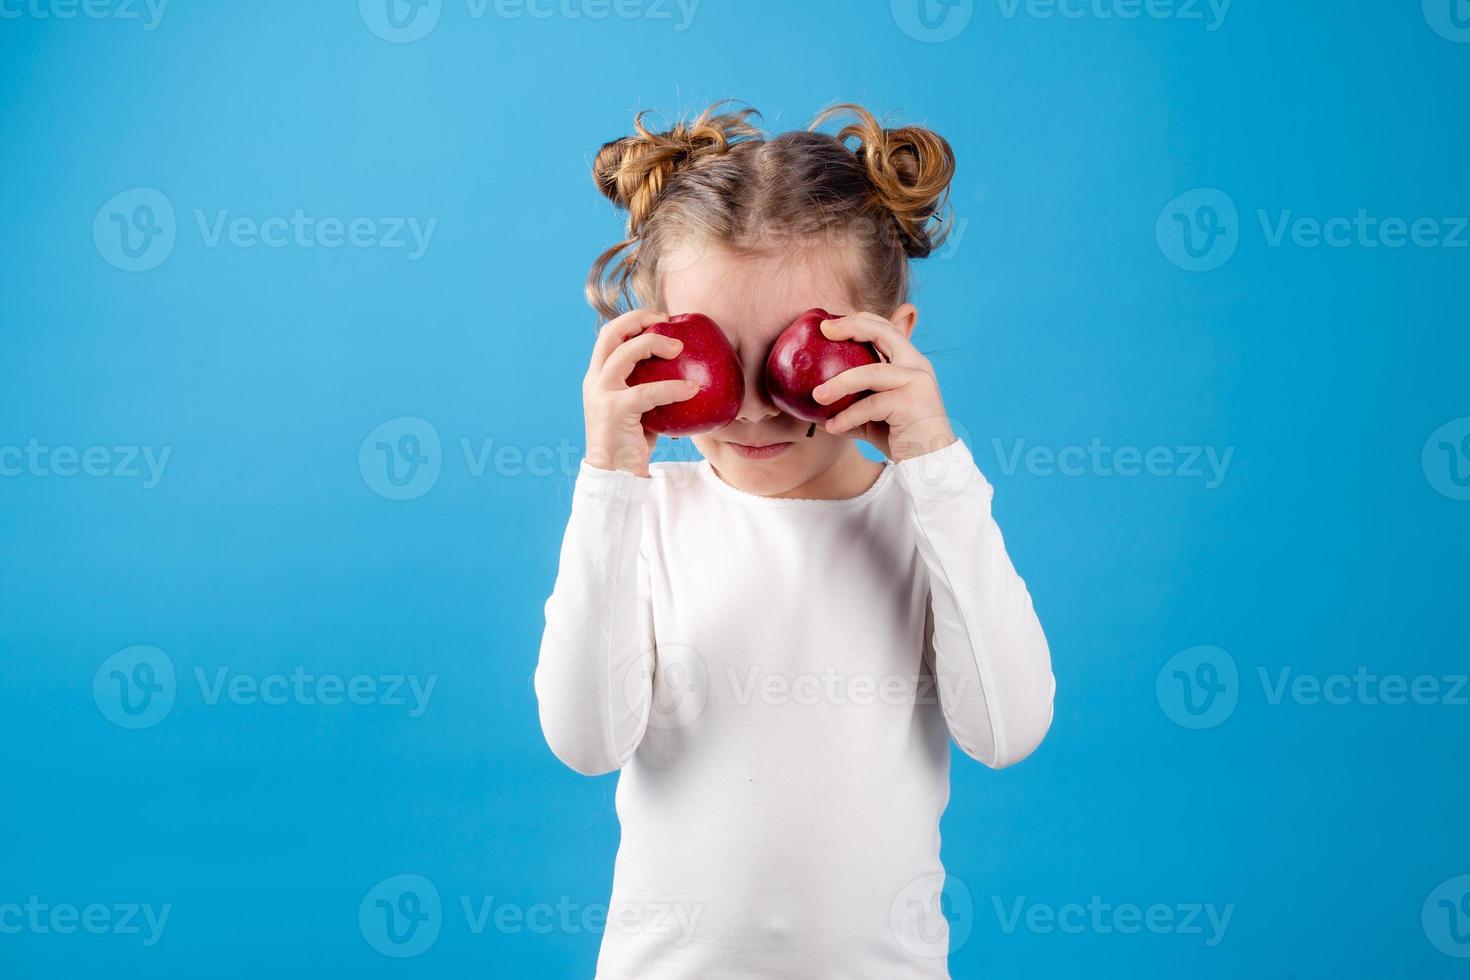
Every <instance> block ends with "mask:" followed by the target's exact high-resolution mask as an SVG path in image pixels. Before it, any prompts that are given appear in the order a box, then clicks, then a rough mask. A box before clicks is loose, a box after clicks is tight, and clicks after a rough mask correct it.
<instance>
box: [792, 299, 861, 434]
mask: <svg viewBox="0 0 1470 980" xmlns="http://www.w3.org/2000/svg"><path fill="white" fill-rule="evenodd" d="M838 319H841V318H840V317H838V316H837V315H835V314H832V313H828V312H827V311H826V310H822V309H812V310H807V311H806V312H805V313H803V314H802V315H801V316H799V317H797V318H796V320H795V321H793V322H792V324H791V326H789V327H787V328H786V329H785V330H783V331H782V332H781V336H779V337H777V338H776V342H775V343H774V344H772V345H771V353H770V355H769V356H768V357H767V358H766V375H765V379H766V390H767V392H768V393H769V394H770V396H771V401H772V402H774V403H775V405H776V407H777V408H779V409H780V410H781V411H783V412H785V413H786V414H787V415H791V416H794V417H796V418H799V419H801V420H802V421H803V422H825V421H827V420H828V419H830V418H832V417H833V416H835V415H836V414H837V413H838V412H841V411H842V410H843V409H845V408H847V406H849V405H851V404H852V403H853V402H855V401H857V400H858V399H859V398H862V397H863V396H864V395H869V394H872V392H868V391H859V392H855V393H854V394H851V395H844V396H842V397H841V398H839V399H837V401H835V402H832V403H831V404H830V405H822V404H819V403H818V402H817V401H816V400H815V399H813V398H812V389H813V388H815V387H816V386H817V385H819V384H822V383H823V382H824V381H830V380H831V379H833V378H835V377H837V376H838V375H839V374H841V373H842V372H843V371H846V370H848V369H849V368H855V367H861V366H862V365H864V364H877V363H878V362H879V357H878V352H877V351H876V350H874V349H873V345H872V344H869V343H866V342H858V341H854V340H829V339H827V337H826V336H825V335H823V333H822V323H823V321H826V320H838Z"/></svg>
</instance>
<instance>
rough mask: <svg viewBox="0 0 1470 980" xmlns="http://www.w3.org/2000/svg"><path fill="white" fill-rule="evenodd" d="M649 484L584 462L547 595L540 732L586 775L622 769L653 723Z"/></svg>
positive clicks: (539, 670) (538, 682)
mask: <svg viewBox="0 0 1470 980" xmlns="http://www.w3.org/2000/svg"><path fill="white" fill-rule="evenodd" d="M652 482H653V481H652V480H651V479H650V478H648V477H641V476H637V475H634V474H631V473H627V472H623V471H621V470H605V469H600V468H598V467H595V466H592V465H590V464H589V463H587V462H585V461H583V463H582V464H581V467H580V470H579V472H578V474H577V482H576V486H575V489H574V490H573V491H572V514H571V518H570V520H569V521H568V522H567V530H566V534H565V536H564V537H563V538H562V546H561V565H560V568H559V569H558V571H557V575H556V585H555V586H554V587H553V589H552V593H551V598H549V599H547V600H546V629H545V632H543V633H542V636H541V655H540V659H539V660H538V662H537V664H536V676H535V687H536V701H537V704H538V707H539V710H540V714H541V730H542V732H543V733H544V734H545V736H546V742H547V744H548V745H550V746H551V751H552V752H554V753H555V754H556V757H557V758H558V759H560V760H561V761H562V762H564V763H566V764H567V765H568V766H570V767H572V768H573V769H575V770H576V771H577V772H580V773H583V774H585V775H588V776H596V775H600V774H602V773H605V772H611V771H612V770H614V769H619V768H621V767H622V766H623V765H624V764H625V763H626V762H627V761H628V760H629V759H630V758H631V757H632V755H633V752H634V750H635V749H637V748H638V743H639V742H640V741H641V740H642V739H643V731H644V728H645V726H646V725H647V721H648V711H649V706H650V700H651V691H652V685H651V681H652V666H653V653H654V643H653V617H652V612H651V606H650V599H649V585H648V581H649V580H648V567H647V565H646V563H645V562H644V560H643V557H642V555H641V553H640V542H641V539H642V534H643V504H644V501H645V500H646V499H647V498H648V493H649V490H650V487H651V485H652Z"/></svg>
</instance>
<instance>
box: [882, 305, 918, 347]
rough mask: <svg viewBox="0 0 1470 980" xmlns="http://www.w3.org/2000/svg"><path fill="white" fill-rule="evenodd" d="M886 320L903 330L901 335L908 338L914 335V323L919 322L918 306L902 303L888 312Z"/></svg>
mask: <svg viewBox="0 0 1470 980" xmlns="http://www.w3.org/2000/svg"><path fill="white" fill-rule="evenodd" d="M888 320H889V322H890V323H892V324H893V325H894V326H895V327H897V328H898V329H900V330H902V331H903V335H904V336H905V337H908V338H910V339H912V338H913V336H914V324H916V323H918V322H919V308H918V307H917V306H915V305H914V304H913V303H904V304H903V305H901V306H900V307H899V308H898V309H896V310H894V311H893V312H892V313H890V314H888Z"/></svg>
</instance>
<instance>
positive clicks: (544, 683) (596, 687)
mask: <svg viewBox="0 0 1470 980" xmlns="http://www.w3.org/2000/svg"><path fill="white" fill-rule="evenodd" d="M666 319H668V317H667V316H666V315H665V314H663V313H659V312H656V311H652V310H632V311H630V312H628V313H624V314H623V315H622V316H620V317H617V318H616V319H614V320H610V321H608V322H607V323H606V324H604V325H603V327H602V329H601V330H600V331H598V334H597V342H596V343H595V344H594V345H593V347H592V359H591V363H590V364H589V365H588V367H587V374H586V376H585V377H584V378H583V379H582V410H583V414H584V417H585V421H586V424H587V456H586V458H585V459H583V460H582V464H581V466H580V467H579V469H578V471H577V482H576V485H575V487H574V489H573V490H572V516H571V519H570V520H568V521H567V531H566V535H565V536H564V537H563V538H562V543H561V565H560V566H559V568H558V570H557V573H556V585H555V586H554V587H553V588H552V592H551V598H549V599H547V600H546V630H545V632H544V633H542V635H541V656H540V659H539V660H538V661H537V664H536V677H535V686H536V702H537V705H538V707H539V710H540V712H541V731H542V732H543V733H544V734H545V735H546V741H547V744H549V745H550V746H551V751H552V752H554V753H556V757H557V758H558V759H560V760H561V761H563V762H565V763H566V764H567V765H569V766H571V767H572V768H573V769H575V770H577V771H578V772H580V773H586V774H587V775H589V776H596V775H600V774H601V773H605V772H611V771H612V770H614V769H619V768H621V767H622V766H623V764H624V763H626V762H627V761H628V760H629V759H630V758H632V756H633V751H634V750H635V749H637V748H638V743H639V742H640V741H642V739H643V730H644V728H645V727H646V725H647V723H648V710H649V707H650V705H651V703H652V691H653V661H654V646H653V613H652V608H651V601H652V600H651V598H650V589H649V579H648V566H647V564H646V563H645V561H644V559H643V556H642V554H641V552H640V547H641V544H642V538H643V504H644V501H646V500H647V499H648V495H649V492H650V491H651V490H652V487H653V479H652V477H651V476H650V475H649V469H648V461H649V458H650V456H651V455H652V453H653V447H654V444H655V443H656V442H657V440H658V436H656V435H655V434H653V433H652V432H648V431H646V430H645V429H644V428H643V421H642V420H643V413H644V412H647V411H648V410H650V409H652V408H655V407H657V406H659V405H668V404H672V403H674V402H676V401H682V400H683V399H686V398H689V397H690V396H692V395H693V394H694V393H695V392H697V391H698V390H699V386H698V385H697V384H695V383H693V382H690V381H684V380H672V381H649V382H645V383H643V384H637V385H632V386H629V384H628V380H627V379H628V375H629V374H630V373H631V372H632V370H633V366H634V365H635V364H637V363H638V362H639V361H640V360H643V359H644V358H648V357H675V356H677V355H678V353H679V351H680V350H681V349H682V348H683V344H681V343H680V342H679V341H678V340H675V339H674V338H672V337H664V336H661V335H659V334H652V333H646V332H645V329H646V328H647V327H648V326H650V325H652V324H654V323H658V322H660V321H662V320H666Z"/></svg>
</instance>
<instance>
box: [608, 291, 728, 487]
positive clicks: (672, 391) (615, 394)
mask: <svg viewBox="0 0 1470 980" xmlns="http://www.w3.org/2000/svg"><path fill="white" fill-rule="evenodd" d="M667 319H668V315H667V314H664V313H655V312H653V311H650V310H632V311H630V312H628V313H624V314H623V315H622V316H620V317H618V318H617V319H615V320H609V321H608V322H607V324H606V325H604V326H603V328H602V330H601V331H600V332H599V333H598V335H597V343H596V344H595V345H593V348H592V363H591V364H590V365H589V366H588V368H587V376H586V377H585V378H583V379H582V414H583V417H584V418H585V420H586V426H587V452H586V459H587V462H588V463H590V464H591V465H593V466H596V467H598V468H599V469H604V470H622V471H623V472H625V473H632V474H633V475H635V476H648V461H649V459H650V457H652V456H653V447H654V446H655V445H656V444H657V443H658V433H656V432H649V431H648V430H647V429H645V428H643V413H644V412H647V411H649V410H650V409H653V408H657V407H658V406H660V405H669V404H672V403H674V402H681V401H684V400H685V399H686V398H691V397H693V396H694V394H695V393H696V392H698V391H699V384H698V383H697V382H694V381H684V380H678V379H676V380H672V381H650V382H647V383H646V384H641V385H634V386H632V387H631V388H630V387H629V386H628V375H629V374H631V373H632V371H633V366H634V365H636V364H637V363H638V362H639V361H641V360H643V359H645V358H648V357H663V358H672V357H677V356H678V355H679V352H680V351H681V350H683V349H684V345H683V343H681V342H680V341H678V340H675V339H674V338H673V337H664V336H662V335H660V334H655V333H644V332H643V331H644V330H646V329H647V328H648V327H650V326H652V325H653V324H655V323H662V322H664V321H665V320H667Z"/></svg>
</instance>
